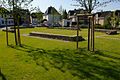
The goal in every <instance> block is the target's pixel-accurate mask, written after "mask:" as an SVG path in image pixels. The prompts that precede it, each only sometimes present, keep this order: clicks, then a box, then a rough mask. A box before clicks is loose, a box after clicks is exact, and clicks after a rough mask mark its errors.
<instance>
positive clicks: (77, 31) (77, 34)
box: [76, 16, 79, 49]
mask: <svg viewBox="0 0 120 80" xmlns="http://www.w3.org/2000/svg"><path fill="white" fill-rule="evenodd" d="M76 40H77V49H78V48H79V17H78V16H77V39H76Z"/></svg>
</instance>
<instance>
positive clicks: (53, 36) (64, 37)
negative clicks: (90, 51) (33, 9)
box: [29, 32, 85, 41]
mask: <svg viewBox="0 0 120 80" xmlns="http://www.w3.org/2000/svg"><path fill="white" fill-rule="evenodd" d="M29 35H30V36H37V37H43V38H50V39H59V40H65V41H76V40H77V36H67V35H60V34H49V33H41V32H31V33H30V34H29ZM84 40H85V39H84V38H82V37H81V36H78V41H84Z"/></svg>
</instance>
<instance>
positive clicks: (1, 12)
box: [0, 7, 9, 46]
mask: <svg viewBox="0 0 120 80" xmlns="http://www.w3.org/2000/svg"><path fill="white" fill-rule="evenodd" d="M0 15H1V16H3V18H4V19H5V26H6V43H7V46H8V45H9V43H8V26H7V16H8V15H9V11H8V10H6V9H5V8H3V7H0Z"/></svg>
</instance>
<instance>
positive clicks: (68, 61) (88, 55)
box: [10, 45, 120, 80]
mask: <svg viewBox="0 0 120 80" xmlns="http://www.w3.org/2000/svg"><path fill="white" fill-rule="evenodd" d="M10 47H11V48H14V49H17V50H20V51H24V52H27V53H28V55H29V56H31V57H32V58H33V60H34V61H35V62H36V65H38V66H42V67H43V68H44V69H45V70H46V71H49V70H50V69H51V68H55V69H57V70H60V71H61V72H63V73H65V72H69V73H70V74H72V75H73V76H74V77H76V76H77V77H79V78H80V79H89V80H119V79H120V64H119V63H120V58H116V57H115V56H112V55H109V54H106V53H105V52H104V51H96V52H89V51H87V49H85V48H82V49H79V50H70V49H63V50H60V49H54V50H44V49H40V48H34V47H31V46H27V45H22V47H18V46H13V45H10ZM113 54H114V53H113Z"/></svg>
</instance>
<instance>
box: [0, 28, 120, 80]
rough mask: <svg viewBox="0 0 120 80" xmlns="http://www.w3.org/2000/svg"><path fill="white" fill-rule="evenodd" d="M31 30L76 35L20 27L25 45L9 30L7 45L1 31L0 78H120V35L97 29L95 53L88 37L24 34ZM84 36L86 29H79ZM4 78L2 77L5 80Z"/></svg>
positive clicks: (82, 79) (65, 31)
mask: <svg viewBox="0 0 120 80" xmlns="http://www.w3.org/2000/svg"><path fill="white" fill-rule="evenodd" d="M32 31H39V32H47V33H53V34H63V35H76V31H75V30H64V29H47V28H34V29H33V28H31V29H21V40H22V44H23V46H22V47H19V46H15V44H14V35H13V33H9V44H10V46H9V47H7V46H6V42H5V41H6V40H5V32H2V31H0V41H1V42H0V68H1V74H0V80H5V79H4V78H6V79H7V80H119V79H120V64H119V63H120V53H119V52H120V41H119V40H113V39H109V38H114V37H115V38H120V34H118V35H111V36H107V35H106V34H104V33H100V32H96V33H95V35H96V36H103V35H105V38H103V37H101V38H95V49H96V52H89V51H87V50H86V47H87V40H86V41H83V42H80V43H79V47H80V49H79V50H75V49H76V43H75V42H66V41H61V40H48V39H41V38H31V37H28V36H22V35H23V34H28V33H30V32H32ZM80 35H82V36H83V37H84V38H86V37H87V30H86V29H82V31H81V32H80ZM2 78H3V79H2Z"/></svg>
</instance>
